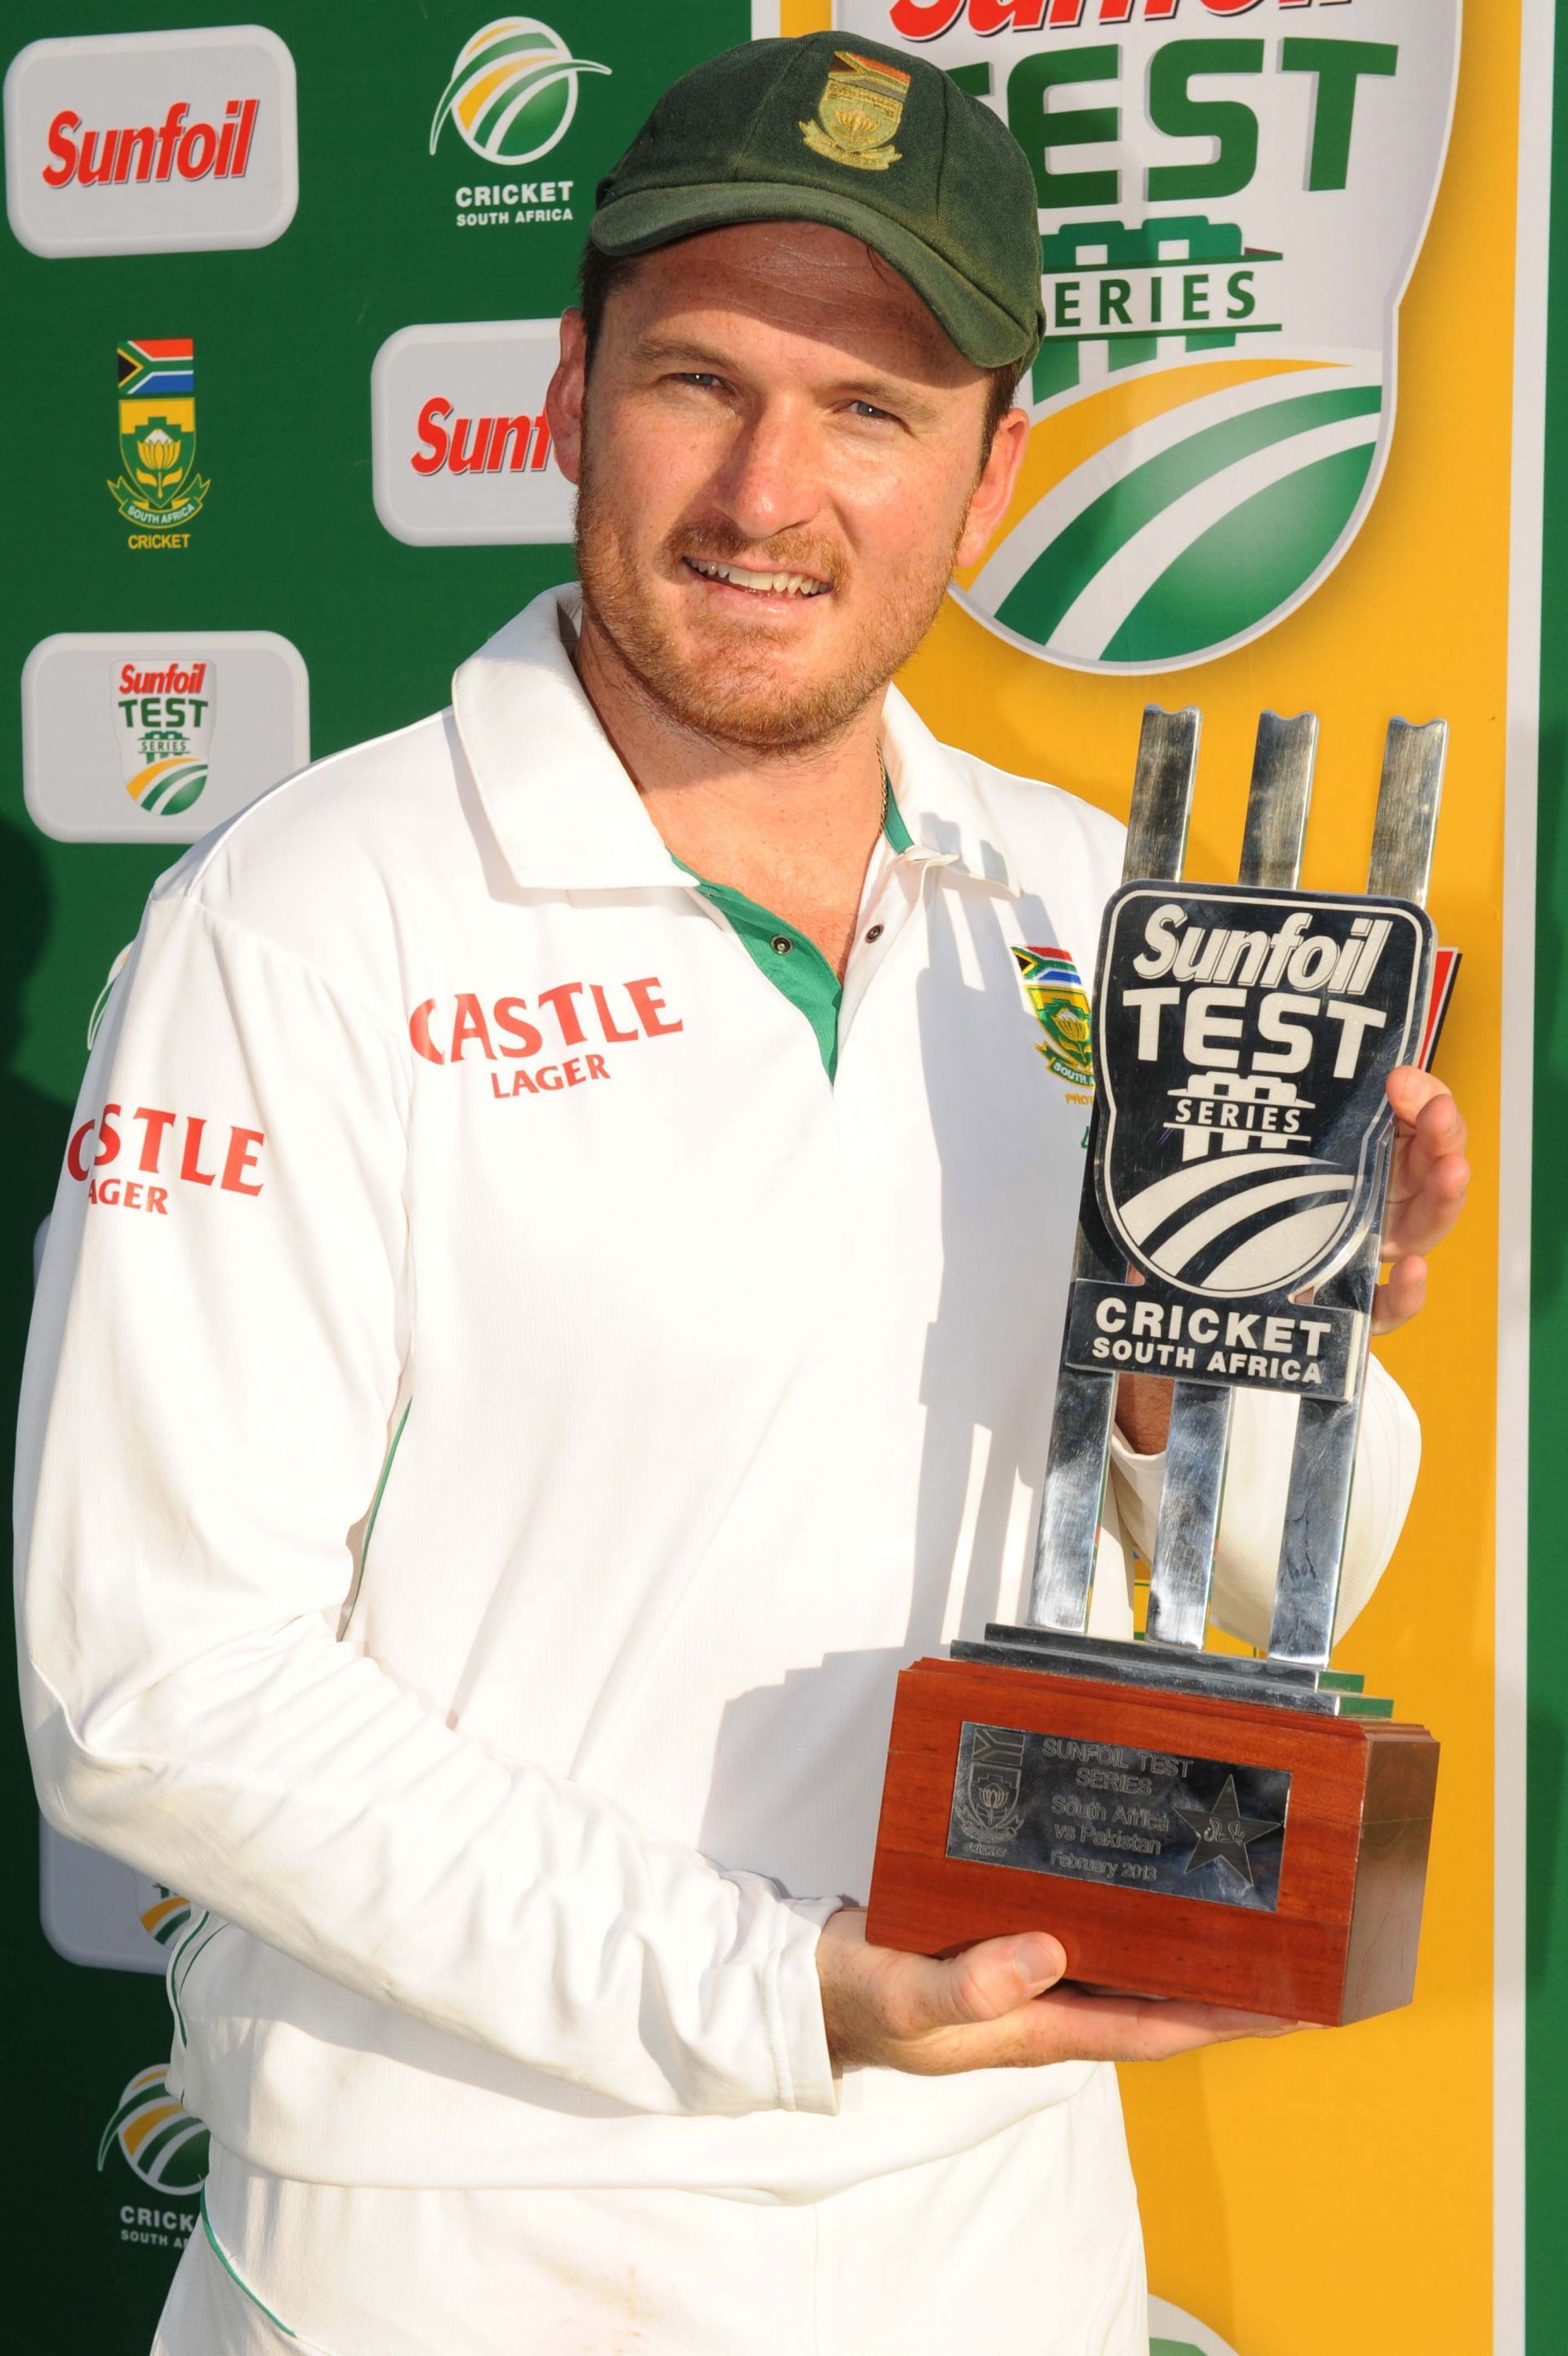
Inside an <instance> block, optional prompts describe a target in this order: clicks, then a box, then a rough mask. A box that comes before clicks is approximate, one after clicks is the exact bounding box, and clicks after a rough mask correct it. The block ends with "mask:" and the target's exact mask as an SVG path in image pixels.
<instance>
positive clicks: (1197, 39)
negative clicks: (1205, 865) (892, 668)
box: [833, 0, 1462, 672]
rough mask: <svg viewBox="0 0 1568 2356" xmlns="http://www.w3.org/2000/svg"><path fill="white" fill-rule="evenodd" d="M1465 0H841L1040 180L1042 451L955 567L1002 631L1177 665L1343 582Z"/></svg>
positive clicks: (1238, 642) (851, 20)
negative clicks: (979, 106) (985, 123)
mask: <svg viewBox="0 0 1568 2356" xmlns="http://www.w3.org/2000/svg"><path fill="white" fill-rule="evenodd" d="M1461 5H1462V0H1333V5H1332V6H1330V5H1329V0H1243V5H1238V0H1014V5H1000V0H837V5H836V6H835V9H834V15H833V22H834V24H835V26H836V27H839V28H840V29H841V30H842V31H843V32H844V33H846V34H854V35H858V36H861V37H876V38H880V39H883V40H887V41H892V42H896V43H902V44H904V45H905V46H906V47H908V48H910V49H912V50H915V51H917V52H918V54H920V55H922V56H924V57H927V58H929V59H931V60H932V62H934V63H935V64H937V65H939V66H940V67H942V68H944V69H946V70H949V71H952V72H955V73H956V74H957V75H958V76H959V78H960V80H961V81H962V83H963V86H964V87H965V88H967V89H969V90H971V91H974V92H975V93H976V94H977V95H978V96H980V97H981V98H982V99H983V101H984V102H985V103H987V104H988V105H990V106H991V107H992V108H993V110H994V111H995V112H997V113H998V114H999V115H1000V116H1001V117H1002V119H1003V121H1004V122H1005V123H1007V124H1008V126H1009V128H1010V129H1011V130H1012V132H1013V133H1014V134H1015V137H1016V139H1017V140H1018V142H1019V145H1021V146H1022V148H1023V150H1024V153H1025V155H1026V156H1027V158H1028V160H1029V164H1030V166H1031V168H1032V170H1033V172H1034V177H1035V187H1036V197H1037V200H1038V205H1039V226H1040V261H1041V299H1042V304H1043V306H1044V310H1045V315H1046V333H1045V340H1044V343H1043V344H1042V346H1041V348H1040V351H1039V354H1038V356H1037V358H1036V360H1035V362H1034V365H1033V368H1032V369H1031V370H1030V371H1029V373H1028V374H1027V375H1026V378H1025V380H1024V382H1023V384H1022V385H1021V386H1020V388H1019V398H1020V402H1021V404H1022V405H1024V406H1026V408H1027V410H1028V412H1029V418H1030V431H1029V441H1028V446H1027V450H1026V455H1025V459H1024V466H1023V470H1022V473H1021V475H1020V477H1019V479H1018V484H1017V487H1016V490H1015V494H1014V498H1013V501H1012V504H1011V506H1010V508H1009V509H1008V512H1007V513H1006V515H1005V516H1004V518H1003V520H1002V523H1001V525H1000V526H999V527H998V530H997V531H996V533H995V534H994V536H993V540H992V541H991V543H990V545H989V546H988V547H987V549H986V550H985V551H984V552H983V554H982V556H981V558H980V559H979V561H978V562H976V563H975V564H973V565H971V566H969V567H968V568H966V570H965V571H963V572H962V573H960V574H959V576H958V578H957V581H956V584H955V587H954V594H955V595H956V596H957V598H958V601H959V603H960V604H961V605H963V606H964V607H965V608H966V609H967V610H968V611H969V612H970V613H972V614H973V615H974V616H975V617H976V618H977V619H978V620H979V621H981V622H983V624H984V625H985V626H987V627H988V628H990V629H992V630H994V631H995V632H996V633H997V634H998V635H999V636H1000V637H1004V638H1006V639H1008V640H1009V641H1010V642H1011V643H1012V644H1014V645H1015V646H1019V647H1022V648H1025V649H1026V650H1027V651H1030V652H1032V653H1036V654H1040V655H1043V656H1045V657H1046V658H1047V659H1049V660H1051V661H1053V662H1058V663H1061V664H1064V665H1067V666H1069V668H1071V669H1079V670H1087V671H1104V672H1148V671H1160V670H1168V669H1176V668H1178V667H1180V666H1184V665H1187V664H1189V663H1192V662H1196V661H1202V660H1205V659H1208V658H1210V657H1212V656H1215V655H1219V654H1222V653H1225V652H1228V651H1229V650H1230V649H1231V648H1236V647H1240V646H1245V645H1247V644H1249V643H1250V642H1251V640H1252V639H1254V638H1257V637H1261V636H1262V634H1263V633H1264V632H1265V631H1267V630H1269V629H1272V628H1273V626H1275V625H1276V624H1278V623H1280V622H1281V621H1283V620H1284V619H1285V618H1286V616H1289V615H1290V614H1291V613H1293V612H1294V610H1295V608H1296V607H1297V606H1299V605H1301V604H1303V602H1304V601H1305V599H1306V598H1308V597H1309V596H1311V595H1312V594H1314V592H1315V591H1316V589H1317V588H1318V587H1319V586H1320V585H1321V584H1322V583H1323V582H1324V581H1326V578H1327V577H1328V575H1329V573H1332V571H1333V570H1334V568H1335V566H1336V565H1337V563H1338V562H1339V560H1340V558H1341V557H1342V556H1343V555H1344V554H1345V552H1346V551H1347V549H1348V547H1349V545H1350V543H1351V541H1353V540H1354V538H1355V536H1356V534H1357V532H1358V530H1359V528H1360V526H1361V524H1362V522H1363V521H1364V519H1365V518H1366V515H1367V513H1368V510H1369V508H1370V506H1371V503H1372V500H1373V498H1375V496H1376V494H1377V490H1378V487H1379V484H1380V480H1381V477H1382V472H1383V467H1384V465H1385V462H1386V460H1387V457H1388V452H1389V446H1390V443H1391V436H1392V434H1393V427H1394V405H1395V387H1396V380H1397V359H1398V333H1399V310H1400V302H1401V298H1402V295H1403V293H1404V289H1405V286H1406V284H1407V282H1408V280H1409V277H1410V274H1411V272H1412V268H1413V267H1414V264H1415V261H1416V257H1417V255H1418V254H1419V252H1420V251H1421V247H1422V242H1423V238H1424V236H1425V231H1426V226H1427V222H1428V220H1429V219H1430V217H1431V212H1432V207H1433V203H1434V199H1435V197H1436V193H1437V187H1438V183H1439V181H1440V179H1441V177H1442V172H1443V165H1444V155H1445V153H1446V148H1447V142H1448V130H1449V123H1450V120H1451V117H1452V112H1453V102H1454V93H1455V83H1456V80H1457V72H1458V59H1459V27H1460V9H1461ZM1178 11H1179V16H1178Z"/></svg>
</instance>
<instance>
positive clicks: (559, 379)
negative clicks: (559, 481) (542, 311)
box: [544, 311, 587, 483]
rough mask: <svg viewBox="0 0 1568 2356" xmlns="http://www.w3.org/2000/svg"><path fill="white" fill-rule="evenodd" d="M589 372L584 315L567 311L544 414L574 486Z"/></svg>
mask: <svg viewBox="0 0 1568 2356" xmlns="http://www.w3.org/2000/svg"><path fill="white" fill-rule="evenodd" d="M586 369H587V340H586V338H585V335H584V333H583V315H582V313H581V311H564V312H563V313H562V315H561V357H560V359H558V360H557V362H556V363H555V373H554V375H553V377H552V378H551V380H550V390H549V391H548V392H547V393H546V394H545V396H544V414H545V416H546V417H547V418H548V419H549V420H550V445H551V448H552V450H553V452H554V455H555V464H556V465H557V466H559V467H560V469H561V472H562V473H563V474H564V476H565V477H566V480H567V481H568V482H569V483H575V482H576V480H577V478H578V476H579V474H580V473H581V470H582V457H583V399H584V394H585V390H586Z"/></svg>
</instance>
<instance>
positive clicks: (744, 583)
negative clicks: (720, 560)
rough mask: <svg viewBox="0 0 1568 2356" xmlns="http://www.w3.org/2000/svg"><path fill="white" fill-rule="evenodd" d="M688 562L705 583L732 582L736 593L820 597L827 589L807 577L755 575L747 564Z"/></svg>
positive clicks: (697, 559) (697, 558)
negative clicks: (754, 590)
mask: <svg viewBox="0 0 1568 2356" xmlns="http://www.w3.org/2000/svg"><path fill="white" fill-rule="evenodd" d="M686 562H687V563H688V564H689V565H690V566H691V567H692V570H693V572H694V573H702V574H703V578H704V579H705V580H708V581H729V582H732V583H733V584H734V585H735V586H736V588H737V589H765V590H770V591H771V592H773V594H775V595H784V596H789V597H820V596H821V595H822V591H823V590H824V589H825V588H826V586H827V584H826V582H824V581H813V580H811V578H810V576H809V575H808V574H806V573H753V572H749V571H748V570H747V569H746V566H745V565H744V564H716V563H714V562H710V561H708V560H705V559H704V558H703V557H700V556H689V557H688V558H687V559H686Z"/></svg>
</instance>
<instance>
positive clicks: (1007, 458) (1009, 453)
mask: <svg viewBox="0 0 1568 2356" xmlns="http://www.w3.org/2000/svg"><path fill="white" fill-rule="evenodd" d="M1028 444H1029V420H1028V415H1027V413H1026V412H1025V411H1024V410H1022V409H1009V410H1008V411H1007V412H1006V413H1005V414H1004V417H1003V418H1002V420H1001V422H1000V423H999V424H998V426H997V428H996V431H995V433H994V434H993V435H992V437H991V448H990V450H989V451H988V453H987V454H986V460H985V464H984V466H983V467H982V468H981V470H980V480H979V482H978V483H976V485H975V487H974V489H973V491H972V494H971V497H970V502H969V513H968V515H967V516H966V518H965V519H964V526H963V534H962V537H961V539H960V541H959V544H958V547H957V550H956V551H955V552H954V555H953V570H954V572H955V573H956V572H959V571H960V570H961V568H962V567H963V566H964V565H966V564H973V563H975V562H977V561H978V559H979V558H980V557H981V556H982V555H983V553H984V551H985V547H986V544H987V542H988V541H989V540H990V538H991V535H992V533H993V531H994V530H995V529H996V527H997V525H998V524H999V523H1000V522H1001V520H1002V519H1003V517H1004V515H1005V514H1006V512H1007V503H1008V501H1009V500H1010V499H1011V498H1012V496H1013V490H1014V487H1015V484H1016V482H1017V480H1018V469H1019V467H1020V466H1022V465H1023V463H1024V453H1025V451H1026V449H1027V447H1028Z"/></svg>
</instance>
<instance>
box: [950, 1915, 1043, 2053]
mask: <svg viewBox="0 0 1568 2356" xmlns="http://www.w3.org/2000/svg"><path fill="white" fill-rule="evenodd" d="M1066 1969H1067V1952H1066V1950H1065V1949H1064V1947H1063V1946H1062V1944H1061V1942H1060V1941H1059V1940H1058V1939H1053V1938H1052V1937H1051V1936H1050V1934H1049V1933H1048V1932H1045V1931H1029V1932H1026V1933H1025V1934H1024V1935H1023V1936H1022V1937H1021V1938H1009V1939H985V1940H983V1941H982V1942H981V1944H980V1945H979V1946H976V1947H966V1948H965V1949H964V1951H963V1953H962V1954H960V1955H953V1956H950V1958H949V1959H948V1960H947V1961H946V1962H945V1963H933V1964H932V1965H930V1966H929V1971H930V1974H931V1977H930V1981H929V1987H928V1989H927V1991H926V1993H927V1994H928V1995H929V1999H930V2004H931V2015H932V2019H931V2025H932V2027H933V2028H953V2029H957V2028H961V2027H962V2026H964V2025H965V2024H966V2023H968V2022H971V2021H981V2020H999V2019H1001V2017H1002V2015H1003V2014H1004V2013H1006V2012H1015V2011H1016V2010H1017V2008H1018V2007H1019V2006H1020V2005H1022V2004H1027V2003H1028V2002H1029V2001H1030V1999H1031V1998H1032V1997H1036V1996H1039V1995H1040V1994H1041V1993H1042V1992H1043V1991H1044V1990H1045V1989H1046V1988H1048V1987H1055V1986H1056V1983H1057V1982H1058V1980H1059V1979H1060V1977H1061V1976H1062V1974H1063V1972H1064V1971H1065V1970H1066Z"/></svg>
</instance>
